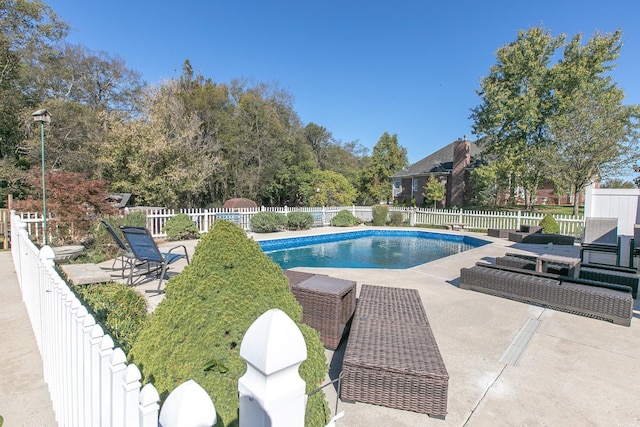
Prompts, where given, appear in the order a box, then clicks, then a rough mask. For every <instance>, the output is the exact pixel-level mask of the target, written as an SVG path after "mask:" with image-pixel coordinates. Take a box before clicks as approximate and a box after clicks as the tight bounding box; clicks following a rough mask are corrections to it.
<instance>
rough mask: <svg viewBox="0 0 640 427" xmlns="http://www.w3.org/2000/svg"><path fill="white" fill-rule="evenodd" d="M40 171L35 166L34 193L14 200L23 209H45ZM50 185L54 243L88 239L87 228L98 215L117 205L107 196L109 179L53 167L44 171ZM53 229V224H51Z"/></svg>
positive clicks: (30, 179) (110, 211) (31, 181)
mask: <svg viewBox="0 0 640 427" xmlns="http://www.w3.org/2000/svg"><path fill="white" fill-rule="evenodd" d="M41 177H42V176H41V175H40V171H39V170H37V169H32V170H31V171H30V173H29V176H28V178H27V179H28V182H29V184H31V186H32V188H33V194H32V195H31V196H29V197H28V198H27V199H26V200H18V201H16V202H15V204H14V205H15V208H16V209H17V210H21V211H25V212H26V211H37V212H41V211H42V182H41V181H40V180H41ZM45 180H46V185H47V213H48V214H50V215H51V217H52V220H51V225H50V226H49V227H55V232H54V233H53V234H54V235H55V241H54V243H55V244H64V243H78V242H81V241H82V240H84V239H86V237H87V235H88V230H89V229H90V228H91V226H92V224H93V222H94V220H95V219H96V217H97V216H99V215H110V214H113V213H115V209H114V208H113V207H112V206H111V204H110V202H109V201H108V200H107V196H108V191H107V190H108V187H107V183H106V182H104V181H102V180H100V179H90V178H89V177H88V176H87V175H85V174H81V173H74V172H63V171H52V172H49V173H47V174H46V175H45ZM50 229H51V230H54V229H53V228H50Z"/></svg>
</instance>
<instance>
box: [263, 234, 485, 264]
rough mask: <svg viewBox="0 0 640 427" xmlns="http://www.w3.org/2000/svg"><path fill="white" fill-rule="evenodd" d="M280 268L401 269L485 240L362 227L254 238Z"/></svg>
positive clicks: (464, 248) (461, 250)
mask: <svg viewBox="0 0 640 427" xmlns="http://www.w3.org/2000/svg"><path fill="white" fill-rule="evenodd" d="M258 243H259V244H260V247H261V248H262V250H263V251H264V252H265V253H266V254H267V255H269V257H271V259H273V260H274V261H275V262H276V263H278V264H279V265H280V266H281V267H282V268H284V269H287V268H294V267H335V268H390V269H404V268H411V267H415V266H416V265H420V264H424V263H426V262H430V261H434V260H436V259H440V258H443V257H446V256H449V255H453V254H457V253H460V252H463V251H466V250H469V249H473V248H477V247H479V246H482V245H485V244H487V243H489V242H487V241H485V240H482V239H477V238H474V237H469V236H464V235H453V234H443V233H430V232H425V231H418V230H407V231H405V230H362V231H355V232H348V233H334V234H324V235H319V236H305V237H292V238H285V239H274V240H263V241H260V242H258Z"/></svg>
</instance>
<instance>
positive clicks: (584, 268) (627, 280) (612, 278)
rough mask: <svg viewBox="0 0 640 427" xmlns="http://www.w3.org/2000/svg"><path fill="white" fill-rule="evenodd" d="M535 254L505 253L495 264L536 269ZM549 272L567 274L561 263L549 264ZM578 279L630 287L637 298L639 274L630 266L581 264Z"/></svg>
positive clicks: (639, 281) (639, 283)
mask: <svg viewBox="0 0 640 427" xmlns="http://www.w3.org/2000/svg"><path fill="white" fill-rule="evenodd" d="M536 258H537V257H536V256H533V255H525V254H516V253H507V254H506V255H505V256H503V257H498V258H496V265H501V266H505V267H516V268H522V269H525V270H535V269H536ZM548 272H549V273H555V274H558V275H561V276H567V275H568V271H567V268H566V267H564V266H561V265H554V264H551V265H550V266H549V268H548ZM579 278H580V279H585V280H592V281H596V282H606V283H615V284H618V285H626V286H629V287H631V294H632V296H633V298H634V299H635V298H638V287H639V285H640V274H638V271H637V270H635V269H632V268H626V267H616V266H606V265H603V264H582V265H581V266H580V275H579Z"/></svg>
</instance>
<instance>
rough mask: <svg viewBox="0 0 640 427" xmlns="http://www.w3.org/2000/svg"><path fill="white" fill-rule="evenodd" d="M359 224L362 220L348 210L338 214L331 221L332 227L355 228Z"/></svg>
mask: <svg viewBox="0 0 640 427" xmlns="http://www.w3.org/2000/svg"><path fill="white" fill-rule="evenodd" d="M358 224H360V220H359V219H358V218H356V217H355V216H353V214H352V213H351V212H349V211H347V210H344V211H340V212H338V213H337V214H336V216H334V217H333V219H331V225H333V226H334V227H353V226H354V225H358Z"/></svg>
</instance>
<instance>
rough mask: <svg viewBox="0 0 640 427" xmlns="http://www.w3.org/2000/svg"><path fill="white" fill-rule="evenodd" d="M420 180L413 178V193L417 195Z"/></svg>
mask: <svg viewBox="0 0 640 427" xmlns="http://www.w3.org/2000/svg"><path fill="white" fill-rule="evenodd" d="M418 183H419V181H418V179H417V178H413V192H414V193H417V192H418Z"/></svg>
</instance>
